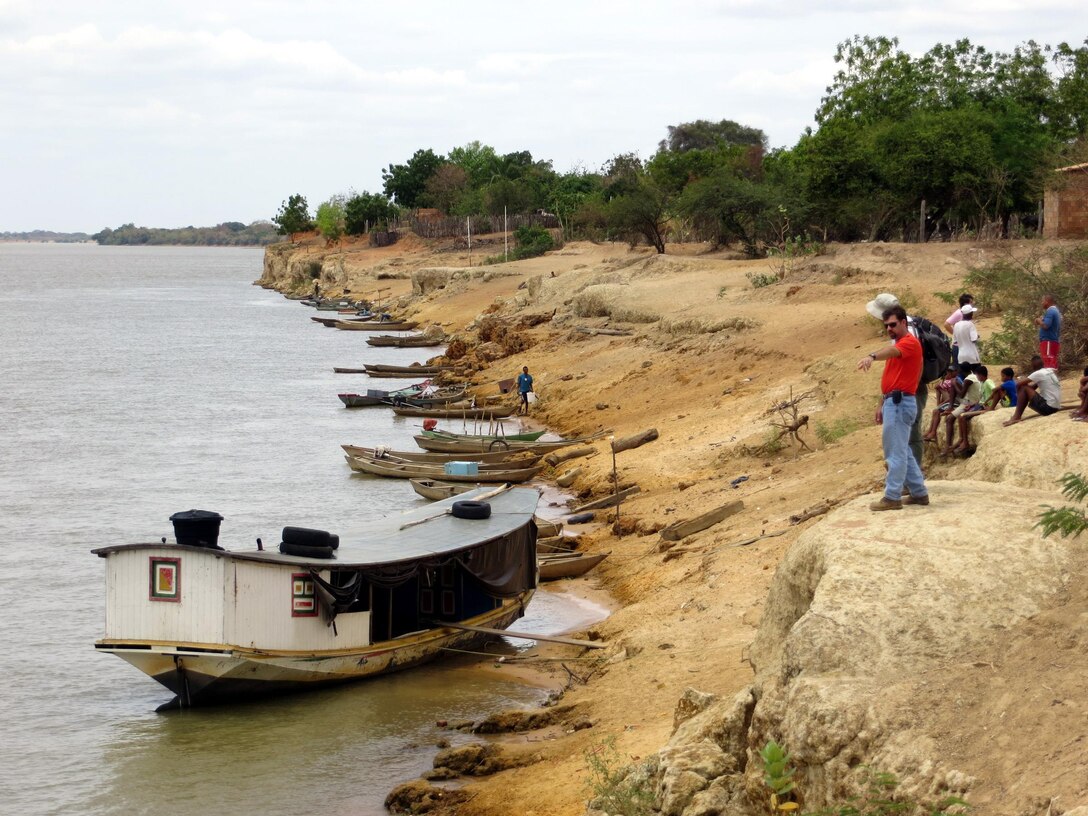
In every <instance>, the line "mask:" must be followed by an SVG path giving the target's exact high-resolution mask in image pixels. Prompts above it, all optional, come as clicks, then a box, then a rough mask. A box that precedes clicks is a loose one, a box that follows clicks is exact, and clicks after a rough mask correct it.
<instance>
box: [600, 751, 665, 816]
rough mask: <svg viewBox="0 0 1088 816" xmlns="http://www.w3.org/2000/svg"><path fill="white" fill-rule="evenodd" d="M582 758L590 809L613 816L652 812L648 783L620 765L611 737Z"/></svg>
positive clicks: (626, 767)
mask: <svg viewBox="0 0 1088 816" xmlns="http://www.w3.org/2000/svg"><path fill="white" fill-rule="evenodd" d="M585 756H586V765H587V766H588V767H589V788H590V791H591V792H592V794H593V798H592V799H591V800H590V806H591V807H593V808H596V809H597V810H603V811H604V812H605V813H610V814H615V816H650V815H651V814H652V813H653V812H654V810H653V801H654V797H653V793H652V792H651V790H650V786H649V783H648V781H647V780H646V779H645V777H642V776H639V775H638V774H637V773H636V772H635V769H633V768H631V767H630V766H627V765H624V764H623V762H622V758H621V757H620V754H619V751H617V750H616V738H615V737H609V738H608V739H607V740H605V741H604V742H603V743H601V744H600V745H598V746H597V747H596V748H594V749H593V750H590V751H586V755H585Z"/></svg>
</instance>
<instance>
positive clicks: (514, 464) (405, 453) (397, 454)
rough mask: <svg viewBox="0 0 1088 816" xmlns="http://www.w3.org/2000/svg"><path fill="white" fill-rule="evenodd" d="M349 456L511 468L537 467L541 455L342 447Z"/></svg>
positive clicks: (517, 451) (509, 451)
mask: <svg viewBox="0 0 1088 816" xmlns="http://www.w3.org/2000/svg"><path fill="white" fill-rule="evenodd" d="M341 447H342V448H344V453H345V454H347V455H348V456H362V457H366V458H368V459H390V460H391V461H401V462H422V463H424V465H445V463H446V462H447V461H475V462H482V463H487V465H497V463H500V462H502V463H506V465H507V466H508V467H511V468H522V467H526V468H527V467H529V466H530V465H535V463H536V462H537V461H540V458H541V456H540V454H530V453H526V452H524V450H496V452H494V453H490V454H432V453H429V452H426V450H381V449H378V448H372V447H362V446H360V445H341Z"/></svg>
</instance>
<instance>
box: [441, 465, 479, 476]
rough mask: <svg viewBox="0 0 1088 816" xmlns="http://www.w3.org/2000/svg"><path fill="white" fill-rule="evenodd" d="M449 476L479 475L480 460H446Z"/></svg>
mask: <svg viewBox="0 0 1088 816" xmlns="http://www.w3.org/2000/svg"><path fill="white" fill-rule="evenodd" d="M445 470H446V475H447V476H479V475H480V463H479V462H446V468H445Z"/></svg>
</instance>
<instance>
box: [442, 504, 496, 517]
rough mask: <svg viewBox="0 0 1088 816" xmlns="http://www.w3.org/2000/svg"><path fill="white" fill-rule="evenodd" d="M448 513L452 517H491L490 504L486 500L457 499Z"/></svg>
mask: <svg viewBox="0 0 1088 816" xmlns="http://www.w3.org/2000/svg"><path fill="white" fill-rule="evenodd" d="M450 513H451V514H452V515H453V517H454V518H459V519H474V520H477V521H478V520H481V519H485V518H490V517H491V505H490V504H488V503H487V502H478V501H457V502H454V503H453V508H452V509H451V510H450Z"/></svg>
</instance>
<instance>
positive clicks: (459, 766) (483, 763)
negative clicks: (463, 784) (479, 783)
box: [433, 742, 518, 776]
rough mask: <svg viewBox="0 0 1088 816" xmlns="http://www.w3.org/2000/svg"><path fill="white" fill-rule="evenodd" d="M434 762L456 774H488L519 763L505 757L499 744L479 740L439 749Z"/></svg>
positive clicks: (437, 766) (436, 766)
mask: <svg viewBox="0 0 1088 816" xmlns="http://www.w3.org/2000/svg"><path fill="white" fill-rule="evenodd" d="M433 764H434V767H435V768H436V769H437V768H445V769H448V770H450V771H452V772H453V773H454V774H464V775H466V776H487V775H489V774H493V773H495V772H496V771H501V770H504V769H506V768H511V767H514V766H515V765H517V764H518V763H517V762H516V761H512V760H510V759H508V758H506V757H504V756H503V754H502V752H501V751H500V750H499V747H498V746H496V745H491V744H489V743H483V742H477V743H470V744H469V745H458V746H456V747H454V748H446V749H445V750H442V751H439V752H438V753H437V754H435V757H434V763H433Z"/></svg>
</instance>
